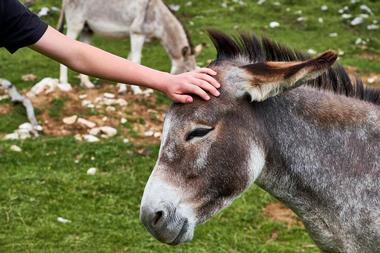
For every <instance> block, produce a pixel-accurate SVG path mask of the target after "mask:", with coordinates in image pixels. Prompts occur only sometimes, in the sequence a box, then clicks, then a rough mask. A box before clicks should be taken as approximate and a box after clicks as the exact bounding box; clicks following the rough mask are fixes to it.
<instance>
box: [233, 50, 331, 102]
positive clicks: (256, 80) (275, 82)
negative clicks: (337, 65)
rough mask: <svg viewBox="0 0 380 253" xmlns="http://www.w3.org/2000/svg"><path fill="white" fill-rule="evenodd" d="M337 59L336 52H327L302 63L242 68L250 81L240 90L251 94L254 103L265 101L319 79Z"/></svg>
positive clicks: (253, 65)
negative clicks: (306, 82)
mask: <svg viewBox="0 0 380 253" xmlns="http://www.w3.org/2000/svg"><path fill="white" fill-rule="evenodd" d="M337 57H338V56H337V54H336V53H335V52H332V51H327V52H325V53H323V54H322V55H320V56H319V57H316V58H314V59H310V60H306V61H301V62H265V63H256V64H250V65H246V66H242V67H240V69H241V70H243V71H244V72H245V73H244V74H245V77H246V78H247V79H248V80H245V82H244V86H245V87H240V89H242V88H243V89H244V92H245V93H249V95H250V96H251V99H252V101H263V100H265V99H267V98H269V97H272V96H276V95H277V94H279V93H281V92H283V91H285V90H289V89H293V88H296V87H298V86H300V85H301V84H303V83H304V82H305V81H308V80H312V79H315V78H317V77H318V76H320V75H321V74H323V73H324V72H325V71H326V70H327V69H328V68H330V67H331V65H333V64H334V62H335V61H336V59H337Z"/></svg>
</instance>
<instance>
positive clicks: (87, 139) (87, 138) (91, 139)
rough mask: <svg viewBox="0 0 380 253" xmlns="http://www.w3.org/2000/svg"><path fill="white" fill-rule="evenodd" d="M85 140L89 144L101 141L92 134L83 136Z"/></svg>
mask: <svg viewBox="0 0 380 253" xmlns="http://www.w3.org/2000/svg"><path fill="white" fill-rule="evenodd" d="M83 139H84V140H85V141H87V142H98V141H100V140H99V138H98V137H96V136H93V135H91V134H85V135H83Z"/></svg>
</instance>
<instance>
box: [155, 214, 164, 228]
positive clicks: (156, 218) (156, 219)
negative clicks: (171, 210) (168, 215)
mask: <svg viewBox="0 0 380 253" xmlns="http://www.w3.org/2000/svg"><path fill="white" fill-rule="evenodd" d="M163 216H164V211H157V212H156V213H155V215H154V217H153V226H156V225H157V223H158V222H160V220H161V219H162V217H163Z"/></svg>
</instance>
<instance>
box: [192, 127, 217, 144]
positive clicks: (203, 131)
mask: <svg viewBox="0 0 380 253" xmlns="http://www.w3.org/2000/svg"><path fill="white" fill-rule="evenodd" d="M212 130H214V128H196V129H194V130H193V131H191V132H190V133H189V134H188V135H187V136H186V141H190V140H192V139H194V138H200V137H204V136H206V135H207V134H208V133H209V132H211V131H212Z"/></svg>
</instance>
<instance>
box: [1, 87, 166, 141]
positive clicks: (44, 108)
mask: <svg viewBox="0 0 380 253" xmlns="http://www.w3.org/2000/svg"><path fill="white" fill-rule="evenodd" d="M116 91H117V88H116V87H115V85H111V84H105V85H102V86H101V87H99V88H96V89H83V88H80V87H75V88H74V89H73V90H72V91H71V92H61V91H58V90H57V91H54V92H52V93H49V94H39V95H38V96H36V97H35V98H33V99H31V100H32V103H33V106H34V107H35V108H36V110H37V111H39V114H38V116H37V119H38V121H39V122H40V123H41V125H42V127H43V129H44V130H43V133H44V134H45V135H48V136H67V135H77V134H87V133H88V131H89V129H88V128H86V127H84V126H82V125H79V124H72V125H67V124H64V123H63V121H62V119H63V118H65V117H69V116H73V115H77V116H78V117H80V118H84V119H87V120H89V121H92V122H94V123H96V126H97V127H101V126H110V127H113V128H116V129H118V135H121V136H123V137H124V138H128V139H129V140H130V141H131V142H133V143H136V144H140V143H141V144H147V143H159V140H160V133H161V131H162V125H163V120H164V113H165V111H166V110H167V106H166V105H161V104H160V105H158V104H157V98H156V95H154V94H152V95H150V96H145V95H134V94H132V93H127V94H125V95H119V94H117V92H116ZM23 93H26V91H25V92H23ZM105 93H108V94H113V96H114V100H118V99H119V100H121V102H122V103H121V104H112V105H106V104H102V103H101V102H99V101H100V100H102V99H104V98H105V95H104V94H105ZM57 100H59V101H63V106H62V107H61V108H60V109H59V111H55V112H54V113H52V112H51V110H52V108H53V103H54V101H57ZM84 101H85V102H86V103H90V104H91V105H92V106H91V107H88V106H86V105H85V104H84ZM11 109H12V105H11V104H8V103H7V104H2V105H0V114H6V113H9V112H10V111H11ZM57 115H58V116H57Z"/></svg>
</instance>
